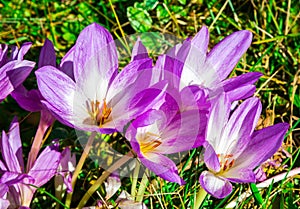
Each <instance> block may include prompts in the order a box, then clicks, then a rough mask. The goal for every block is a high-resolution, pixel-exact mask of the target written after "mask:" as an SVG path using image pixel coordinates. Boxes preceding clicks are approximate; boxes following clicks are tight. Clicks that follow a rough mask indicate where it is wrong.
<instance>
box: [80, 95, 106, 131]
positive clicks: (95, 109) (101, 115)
mask: <svg viewBox="0 0 300 209" xmlns="http://www.w3.org/2000/svg"><path fill="white" fill-rule="evenodd" d="M86 108H87V111H88V114H89V115H90V118H86V119H85V120H84V123H85V124H90V125H97V126H99V127H102V125H103V124H105V123H106V122H108V121H109V116H110V115H111V112H112V107H110V108H109V107H108V106H107V104H106V100H105V99H103V105H102V107H101V103H100V102H99V101H98V100H96V101H91V102H90V104H89V102H88V101H87V102H86Z"/></svg>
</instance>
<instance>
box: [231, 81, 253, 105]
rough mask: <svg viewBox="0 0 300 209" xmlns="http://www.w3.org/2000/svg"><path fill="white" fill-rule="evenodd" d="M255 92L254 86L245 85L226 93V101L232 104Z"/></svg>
mask: <svg viewBox="0 0 300 209" xmlns="http://www.w3.org/2000/svg"><path fill="white" fill-rule="evenodd" d="M255 90H256V86H255V85H246V86H241V87H239V88H236V89H232V90H230V91H227V92H226V94H227V96H228V100H229V101H230V102H234V101H238V100H242V99H246V98H249V97H251V96H252V95H253V94H254V93H255Z"/></svg>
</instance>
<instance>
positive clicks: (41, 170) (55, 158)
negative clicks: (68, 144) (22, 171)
mask: <svg viewBox="0 0 300 209" xmlns="http://www.w3.org/2000/svg"><path fill="white" fill-rule="evenodd" d="M60 159H61V153H60V152H59V151H58V144H53V145H51V146H47V147H46V148H45V149H44V150H43V151H42V153H41V154H40V155H39V157H38V158H37V159H36V161H35V163H34V165H33V166H32V168H31V169H30V171H29V172H28V175H30V176H32V177H33V178H34V179H35V182H34V185H35V186H37V187H40V186H42V185H44V184H45V183H47V182H48V181H49V180H50V179H51V178H52V177H53V176H54V175H55V174H56V173H57V168H58V165H59V162H60ZM45 162H47V163H45Z"/></svg>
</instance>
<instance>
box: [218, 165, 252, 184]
mask: <svg viewBox="0 0 300 209" xmlns="http://www.w3.org/2000/svg"><path fill="white" fill-rule="evenodd" d="M222 176H224V177H225V178H226V179H228V180H229V181H231V182H234V183H254V182H255V181H256V177H255V174H254V172H253V169H251V168H241V169H237V167H232V168H231V169H229V170H228V171H227V172H225V173H223V174H222Z"/></svg>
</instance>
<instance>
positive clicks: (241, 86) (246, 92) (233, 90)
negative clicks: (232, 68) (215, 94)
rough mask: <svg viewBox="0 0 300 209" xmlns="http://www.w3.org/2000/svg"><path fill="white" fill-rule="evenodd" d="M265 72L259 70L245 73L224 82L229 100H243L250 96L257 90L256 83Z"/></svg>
mask: <svg viewBox="0 0 300 209" xmlns="http://www.w3.org/2000/svg"><path fill="white" fill-rule="evenodd" d="M262 75H263V74H262V73H259V72H250V73H245V74H242V75H240V76H237V77H233V78H229V79H226V80H224V81H223V82H222V85H223V88H224V91H225V92H226V93H227V94H228V97H229V101H235V100H241V99H245V98H247V97H250V96H251V95H253V93H254V92H255V86H254V85H252V84H254V83H255V82H256V81H257V80H258V79H259V78H260V77H261V76H262Z"/></svg>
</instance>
